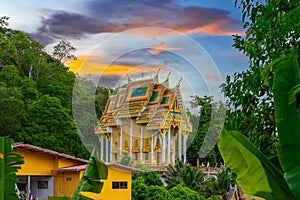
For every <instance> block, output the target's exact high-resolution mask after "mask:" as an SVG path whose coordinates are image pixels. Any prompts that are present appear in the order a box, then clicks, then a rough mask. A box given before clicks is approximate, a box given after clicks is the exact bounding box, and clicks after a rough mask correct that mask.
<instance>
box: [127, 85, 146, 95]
mask: <svg viewBox="0 0 300 200" xmlns="http://www.w3.org/2000/svg"><path fill="white" fill-rule="evenodd" d="M147 89H148V87H140V88H134V89H133V90H132V92H131V95H130V97H140V96H145V95H146V92H147Z"/></svg>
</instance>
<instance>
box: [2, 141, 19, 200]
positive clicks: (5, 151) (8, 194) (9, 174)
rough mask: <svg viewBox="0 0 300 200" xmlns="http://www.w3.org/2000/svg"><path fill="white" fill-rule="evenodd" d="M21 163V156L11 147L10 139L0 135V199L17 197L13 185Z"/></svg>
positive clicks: (14, 198) (12, 199)
mask: <svg viewBox="0 0 300 200" xmlns="http://www.w3.org/2000/svg"><path fill="white" fill-rule="evenodd" d="M23 163H24V160H23V157H22V156H21V155H20V154H17V153H16V150H15V149H14V148H13V147H12V141H11V140H10V139H9V138H7V137H0V200H4V199H9V200H17V199H19V197H18V196H17V190H16V186H15V184H16V183H17V182H18V179H17V176H16V173H17V172H18V170H19V169H20V168H21V167H20V165H21V164H23Z"/></svg>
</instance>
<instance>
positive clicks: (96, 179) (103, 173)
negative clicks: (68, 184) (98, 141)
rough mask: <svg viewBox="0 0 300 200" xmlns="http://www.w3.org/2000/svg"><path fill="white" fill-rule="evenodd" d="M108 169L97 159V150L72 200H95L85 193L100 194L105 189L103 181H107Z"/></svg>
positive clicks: (92, 155) (91, 157) (93, 152)
mask: <svg viewBox="0 0 300 200" xmlns="http://www.w3.org/2000/svg"><path fill="white" fill-rule="evenodd" d="M107 176H108V169H107V166H106V165H105V163H104V162H103V161H101V160H98V159H97V155H96V151H95V149H94V150H93V151H92V154H91V156H90V159H89V161H88V163H87V166H86V168H85V170H84V173H83V176H82V178H81V180H80V182H79V183H78V186H77V188H76V190H75V193H74V195H73V197H72V200H93V199H92V198H89V197H87V196H85V195H84V192H92V193H96V194H100V193H101V190H102V188H103V182H101V180H102V179H107Z"/></svg>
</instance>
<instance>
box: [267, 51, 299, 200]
mask: <svg viewBox="0 0 300 200" xmlns="http://www.w3.org/2000/svg"><path fill="white" fill-rule="evenodd" d="M296 50H297V49H295V50H294V51H293V52H291V53H289V54H287V55H284V56H282V57H280V58H279V59H277V60H275V61H274V62H273V63H271V66H272V68H273V71H274V82H273V94H274V108H275V122H276V127H277V130H278V136H279V146H278V147H277V152H278V159H279V161H280V164H281V166H282V169H283V171H284V176H285V179H286V182H287V183H288V185H289V187H290V188H291V190H292V192H293V194H294V196H296V197H297V198H298V199H300V157H299V154H300V118H299V116H298V113H297V109H296V105H295V104H291V103H290V102H291V100H290V99H289V98H290V93H291V92H292V91H293V90H294V89H295V87H297V85H299V84H300V75H299V66H298V51H296Z"/></svg>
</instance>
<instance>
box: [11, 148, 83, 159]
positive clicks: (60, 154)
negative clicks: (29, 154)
mask: <svg viewBox="0 0 300 200" xmlns="http://www.w3.org/2000/svg"><path fill="white" fill-rule="evenodd" d="M13 147H15V148H23V149H28V150H31V151H36V152H41V153H45V154H49V155H54V156H59V157H63V158H65V159H69V160H75V161H79V162H83V163H87V162H88V161H87V160H85V159H81V158H76V157H74V156H70V155H67V154H63V153H58V152H56V151H52V150H49V149H44V148H41V147H37V146H34V145H31V144H23V143H15V144H13Z"/></svg>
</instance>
